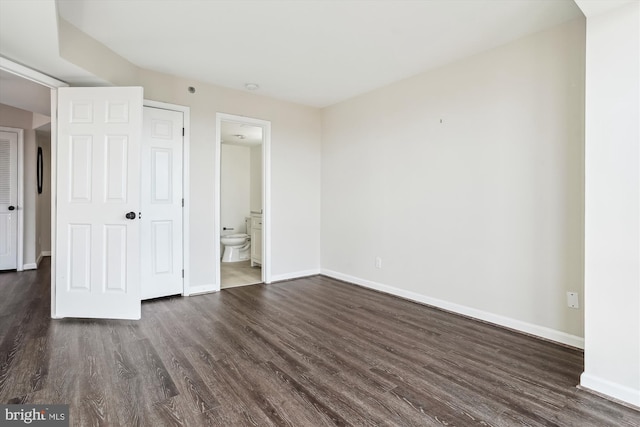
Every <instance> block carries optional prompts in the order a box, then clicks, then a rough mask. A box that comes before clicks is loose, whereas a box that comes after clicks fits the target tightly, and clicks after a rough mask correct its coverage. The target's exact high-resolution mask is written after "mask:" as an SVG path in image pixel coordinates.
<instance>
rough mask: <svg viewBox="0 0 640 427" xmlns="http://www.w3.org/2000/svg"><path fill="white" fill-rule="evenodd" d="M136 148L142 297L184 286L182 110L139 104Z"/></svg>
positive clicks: (180, 289) (173, 291)
mask: <svg viewBox="0 0 640 427" xmlns="http://www.w3.org/2000/svg"><path fill="white" fill-rule="evenodd" d="M143 122H144V123H143V126H142V151H141V164H140V173H141V183H140V184H141V188H140V191H141V209H140V212H141V213H142V218H141V226H142V229H141V235H140V236H141V238H140V241H141V253H140V256H141V259H140V268H141V276H142V299H150V298H158V297H163V296H168V295H176V294H182V292H183V273H182V271H183V257H182V254H183V250H182V211H183V202H182V169H183V168H182V145H183V135H182V134H183V114H182V113H181V112H178V111H170V110H164V109H160V108H152V107H144V120H143Z"/></svg>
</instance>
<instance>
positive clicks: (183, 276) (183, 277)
mask: <svg viewBox="0 0 640 427" xmlns="http://www.w3.org/2000/svg"><path fill="white" fill-rule="evenodd" d="M182 278H183V279H184V269H183V270H182Z"/></svg>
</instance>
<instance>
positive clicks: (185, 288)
mask: <svg viewBox="0 0 640 427" xmlns="http://www.w3.org/2000/svg"><path fill="white" fill-rule="evenodd" d="M142 106H143V107H152V108H159V109H162V110H169V111H176V112H179V113H182V126H184V135H183V136H182V198H183V199H184V206H183V208H182V268H183V269H184V276H183V278H182V295H183V296H189V295H191V293H190V291H189V289H190V286H189V284H190V280H189V278H190V271H189V207H190V205H191V199H190V197H189V188H190V185H189V175H190V173H189V163H190V162H189V148H190V145H189V141H190V135H191V118H190V112H191V108H190V107H187V106H184V105H177V104H169V103H167V102H160V101H152V100H149V99H144V100H143V102H142ZM143 114H144V112H143Z"/></svg>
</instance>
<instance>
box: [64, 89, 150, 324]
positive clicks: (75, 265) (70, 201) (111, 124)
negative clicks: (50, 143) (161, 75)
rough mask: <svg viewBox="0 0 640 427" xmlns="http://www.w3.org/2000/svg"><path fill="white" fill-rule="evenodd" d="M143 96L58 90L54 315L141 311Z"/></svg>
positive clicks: (134, 314) (114, 315)
mask: <svg viewBox="0 0 640 427" xmlns="http://www.w3.org/2000/svg"><path fill="white" fill-rule="evenodd" d="M142 99H143V91H142V88H140V87H127V88H104V87H103V88H60V89H59V90H58V138H57V140H58V152H57V171H58V173H57V184H56V188H57V202H56V203H57V205H56V207H57V209H56V210H57V219H56V235H57V239H56V255H57V260H56V316H57V317H94V318H111V319H139V318H140V222H139V220H138V218H137V217H138V212H139V208H140V171H139V165H140V139H141V130H142Z"/></svg>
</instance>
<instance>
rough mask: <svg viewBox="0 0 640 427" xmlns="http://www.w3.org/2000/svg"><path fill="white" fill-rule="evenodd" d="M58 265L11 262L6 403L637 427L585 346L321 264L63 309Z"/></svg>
mask: <svg viewBox="0 0 640 427" xmlns="http://www.w3.org/2000/svg"><path fill="white" fill-rule="evenodd" d="M48 280H49V265H48V260H47V261H43V264H42V265H41V268H40V269H39V270H38V271H28V272H23V273H0V295H1V297H0V402H2V403H9V402H11V403H68V404H70V416H71V425H74V426H106V425H112V426H164V425H166V426H323V425H340V426H346V425H356V426H362V425H380V426H442V425H447V426H519V425H525V426H579V427H586V426H598V427H602V426H636V427H637V426H640V412H637V411H635V410H633V409H630V408H627V407H624V406H621V405H618V404H616V403H613V402H610V401H607V400H605V399H602V398H599V397H597V396H594V395H592V394H590V393H587V392H584V391H581V390H578V389H577V388H576V387H575V385H576V384H577V383H578V381H579V376H580V373H581V372H582V370H583V355H582V353H581V352H580V351H577V350H573V349H569V348H565V347H562V346H559V345H555V344H552V343H549V342H545V341H541V340H537V339H534V338H531V337H528V336H524V335H521V334H518V333H514V332H512V331H508V330H505V329H502V328H498V327H494V326H491V325H487V324H485V323H481V322H476V321H473V320H469V319H466V318H463V317H460V316H456V315H453V314H450V313H445V312H443V311H440V310H437V309H433V308H430V307H425V306H422V305H419V304H414V303H411V302H408V301H404V300H401V299H398V298H394V297H392V296H388V295H384V294H381V293H377V292H373V291H369V290H366V289H363V288H360V287H357V286H353V285H348V284H345V283H342V282H338V281H335V280H332V279H329V278H326V277H322V276H315V277H310V278H305V279H299V280H293V281H289V282H283V283H277V284H272V285H267V286H265V285H256V286H246V287H241V288H234V289H229V290H223V291H221V292H219V293H217V294H209V295H202V296H196V297H189V298H182V297H174V298H167V299H159V300H154V301H150V302H146V303H144V304H143V314H142V316H143V318H142V320H141V321H138V322H131V321H98V320H77V319H63V320H51V319H50V318H49V315H50V299H49V281H48Z"/></svg>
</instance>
